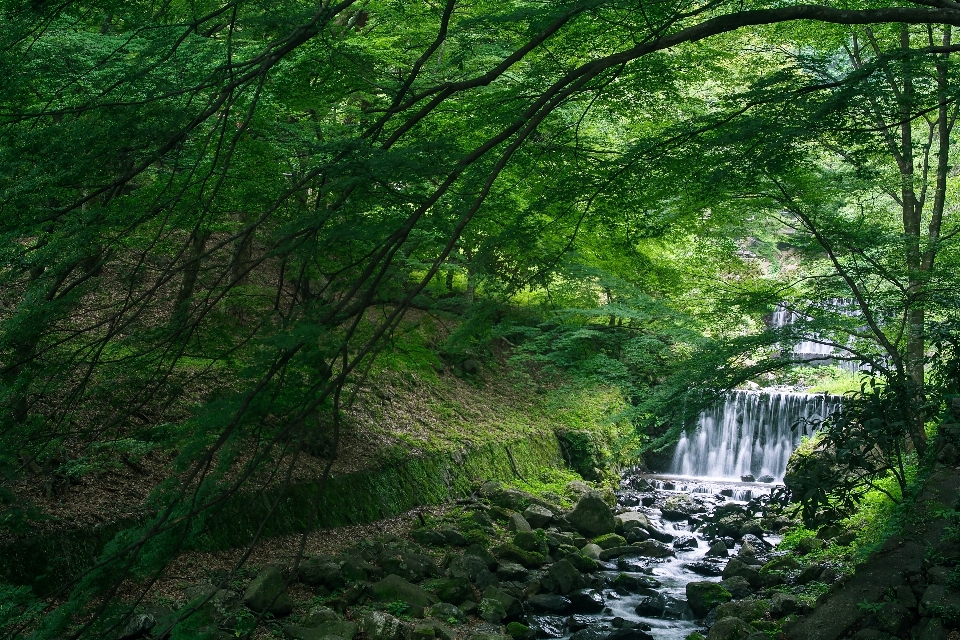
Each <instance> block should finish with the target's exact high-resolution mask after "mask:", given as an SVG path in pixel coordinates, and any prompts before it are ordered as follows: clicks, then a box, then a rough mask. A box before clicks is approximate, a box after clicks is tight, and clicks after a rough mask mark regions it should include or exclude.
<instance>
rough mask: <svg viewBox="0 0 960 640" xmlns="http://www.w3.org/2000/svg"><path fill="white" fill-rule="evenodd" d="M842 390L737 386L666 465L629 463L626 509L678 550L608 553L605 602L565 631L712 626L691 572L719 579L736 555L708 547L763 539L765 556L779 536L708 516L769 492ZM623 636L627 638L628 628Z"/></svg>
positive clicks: (575, 635) (669, 635) (675, 637)
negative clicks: (695, 602) (713, 529)
mask: <svg viewBox="0 0 960 640" xmlns="http://www.w3.org/2000/svg"><path fill="white" fill-rule="evenodd" d="M837 400H838V399H837V398H836V397H831V396H824V395H808V394H800V393H792V392H787V391H761V392H754V391H734V392H731V393H730V394H728V395H727V397H726V400H725V402H724V403H723V404H721V405H719V406H718V407H716V408H714V409H712V410H708V411H705V412H704V413H702V414H701V416H700V418H699V420H698V422H697V425H696V428H695V429H693V430H691V433H689V434H686V433H685V434H684V436H683V437H682V438H681V440H680V443H679V444H678V446H677V448H676V451H675V453H674V456H673V459H672V462H671V465H670V468H668V469H666V470H665V471H666V473H665V474H662V475H660V474H658V475H650V474H646V475H645V474H642V473H639V472H637V471H635V470H631V471H628V472H627V473H625V474H624V476H623V478H622V480H621V487H620V490H619V491H618V492H617V499H618V511H640V512H642V513H643V514H644V515H646V516H647V518H648V519H649V521H650V523H651V524H652V525H653V528H654V529H656V530H657V531H659V532H660V533H661V534H664V535H663V536H662V539H661V542H665V543H666V544H667V545H669V546H670V547H671V548H672V550H673V552H674V553H675V554H676V557H667V558H662V559H655V558H648V557H638V558H632V557H626V558H625V557H621V558H619V559H618V558H613V559H611V560H609V561H607V562H601V566H602V568H603V570H604V573H605V576H606V578H607V582H608V587H606V588H604V590H603V596H604V601H605V604H606V608H605V609H604V610H603V612H601V613H598V614H587V615H578V616H573V617H572V618H571V619H570V621H569V622H568V627H567V632H566V634H565V635H564V637H565V638H572V640H596V638H598V637H602V636H599V635H598V634H599V633H600V632H601V630H602V632H603V633H606V634H609V633H610V631H611V630H616V629H625V630H629V629H639V630H642V631H645V632H646V633H648V634H650V635H651V636H653V638H654V639H655V640H683V639H685V638H686V637H687V636H688V635H689V634H690V633H691V632H693V631H700V632H701V633H703V634H704V635H706V627H707V626H708V623H709V622H710V621H709V620H708V621H706V622H705V621H704V620H703V619H702V618H698V616H696V615H695V614H694V612H693V611H692V610H691V608H690V606H689V605H688V603H687V596H686V587H687V584H688V583H690V582H704V581H712V582H720V581H721V576H720V573H721V571H722V570H723V567H724V565H725V564H726V562H727V560H728V558H727V557H713V558H710V557H708V551H709V550H710V548H711V545H712V544H716V543H717V542H718V541H723V542H724V546H726V547H727V552H728V554H729V557H736V556H737V555H738V554H739V553H740V552H741V550H742V549H743V541H744V540H746V541H749V542H750V543H751V545H750V546H751V547H760V548H757V549H756V551H757V552H758V553H757V556H758V557H766V552H768V551H769V550H770V549H772V548H773V547H775V546H776V545H777V543H778V542H779V541H780V538H779V536H777V535H774V534H771V533H769V532H761V531H759V530H758V531H755V532H754V534H749V535H748V536H747V537H744V538H742V539H741V536H739V535H737V536H729V537H723V538H721V537H719V536H709V537H708V536H707V534H706V532H705V531H703V528H704V527H702V525H703V524H705V523H706V522H708V521H709V520H710V518H711V516H712V515H713V512H714V510H715V509H717V508H718V507H721V506H722V505H725V504H731V503H733V504H738V505H746V504H747V502H748V501H749V500H752V499H754V498H757V497H758V496H760V495H762V494H769V493H770V491H771V490H772V489H773V488H774V487H775V486H776V484H777V483H779V482H781V481H782V478H783V474H784V471H785V469H786V465H787V460H788V459H789V457H790V454H791V453H792V452H793V450H794V448H795V447H796V446H797V444H799V441H800V437H801V435H809V434H810V433H811V430H810V428H809V425H808V423H807V422H806V421H807V420H810V419H815V418H818V417H824V416H826V415H827V414H829V413H830V412H831V411H832V410H833V408H834V407H835V406H836V402H837ZM794 425H798V426H797V427H796V428H792V427H794ZM741 477H743V480H747V481H743V480H741ZM754 479H758V480H762V482H757V481H754ZM677 502H679V503H684V502H686V503H687V504H688V505H692V508H690V510H689V512H687V513H678V512H677V511H676V509H674V508H673V507H675V506H676V503H677ZM671 503H673V504H671ZM750 535H755V537H749V536H750ZM628 540H629V538H628ZM746 551H747V552H752V551H753V548H748V549H747V550H746ZM621 573H626V574H627V575H628V576H633V579H635V580H637V581H639V582H640V583H641V584H644V583H645V584H646V585H647V586H648V587H649V588H646V589H644V588H642V587H641V588H639V589H635V590H633V592H630V591H628V590H625V589H619V591H618V589H617V588H616V585H610V584H609V583H612V582H613V580H614V579H615V578H616V577H617V576H618V575H619V574H621ZM651 579H652V580H651ZM611 587H613V588H611ZM736 595H737V594H735V596H736ZM624 638H625V640H629V634H624Z"/></svg>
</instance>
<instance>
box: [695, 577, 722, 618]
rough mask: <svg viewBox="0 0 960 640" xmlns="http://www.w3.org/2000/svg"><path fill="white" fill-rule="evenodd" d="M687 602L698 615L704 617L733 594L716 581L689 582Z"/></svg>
mask: <svg viewBox="0 0 960 640" xmlns="http://www.w3.org/2000/svg"><path fill="white" fill-rule="evenodd" d="M686 591H687V604H689V605H690V608H691V609H693V612H694V613H695V614H696V615H697V616H698V617H703V616H705V615H707V613H708V612H709V611H710V610H711V609H713V608H714V607H716V606H717V605H719V604H723V603H724V602H728V601H729V600H730V599H731V598H733V595H732V594H731V593H730V592H729V591H727V590H726V589H724V588H723V587H722V586H721V585H719V584H717V583H716V582H688V583H687V587H686Z"/></svg>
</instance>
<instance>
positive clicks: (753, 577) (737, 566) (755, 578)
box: [721, 558, 761, 588]
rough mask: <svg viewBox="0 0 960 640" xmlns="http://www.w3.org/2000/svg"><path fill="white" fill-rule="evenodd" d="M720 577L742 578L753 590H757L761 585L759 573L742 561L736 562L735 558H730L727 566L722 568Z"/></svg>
mask: <svg viewBox="0 0 960 640" xmlns="http://www.w3.org/2000/svg"><path fill="white" fill-rule="evenodd" d="M721 575H722V576H723V577H724V579H727V578H732V577H734V576H739V577H741V578H744V579H745V580H746V581H747V582H749V583H750V586H751V587H754V588H757V587H759V586H760V585H761V580H760V572H759V571H757V570H756V569H754V568H753V567H752V566H751V565H749V564H747V563H745V562H743V561H742V560H738V559H737V558H732V559H731V560H730V561H729V562H727V566H726V567H724V568H723V573H722V574H721Z"/></svg>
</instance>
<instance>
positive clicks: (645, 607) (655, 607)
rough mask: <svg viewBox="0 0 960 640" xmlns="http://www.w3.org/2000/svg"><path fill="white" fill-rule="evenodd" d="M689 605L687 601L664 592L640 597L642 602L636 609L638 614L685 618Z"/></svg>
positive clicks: (668, 618)
mask: <svg viewBox="0 0 960 640" xmlns="http://www.w3.org/2000/svg"><path fill="white" fill-rule="evenodd" d="M687 609H688V606H687V603H686V602H683V601H682V600H678V599H676V598H673V597H671V596H668V595H664V594H662V593H657V594H655V595H652V596H646V597H644V598H640V603H639V604H637V606H636V609H634V610H635V611H636V612H637V614H638V615H641V616H647V617H653V618H664V619H667V620H679V619H681V618H683V616H684V613H685V612H686V611H687Z"/></svg>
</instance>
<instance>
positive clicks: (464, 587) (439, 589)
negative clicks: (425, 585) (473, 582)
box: [433, 578, 473, 605]
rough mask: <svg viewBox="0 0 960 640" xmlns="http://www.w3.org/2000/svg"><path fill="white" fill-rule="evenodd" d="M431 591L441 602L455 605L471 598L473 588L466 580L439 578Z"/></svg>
mask: <svg viewBox="0 0 960 640" xmlns="http://www.w3.org/2000/svg"><path fill="white" fill-rule="evenodd" d="M433 591H434V593H436V594H437V599H438V600H440V601H441V602H448V603H450V604H455V605H460V604H463V602H464V600H467V599H468V598H470V597H472V596H473V587H471V586H470V581H469V580H467V579H466V578H440V579H439V580H437V581H436V582H434V586H433Z"/></svg>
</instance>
